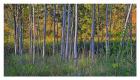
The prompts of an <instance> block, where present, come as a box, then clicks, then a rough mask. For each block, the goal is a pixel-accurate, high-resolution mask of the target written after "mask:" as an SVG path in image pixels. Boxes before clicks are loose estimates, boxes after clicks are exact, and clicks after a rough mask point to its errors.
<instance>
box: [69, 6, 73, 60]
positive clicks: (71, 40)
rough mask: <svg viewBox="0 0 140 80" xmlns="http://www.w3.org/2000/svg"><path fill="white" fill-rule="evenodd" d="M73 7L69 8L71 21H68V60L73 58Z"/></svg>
mask: <svg viewBox="0 0 140 80" xmlns="http://www.w3.org/2000/svg"><path fill="white" fill-rule="evenodd" d="M73 8H74V7H72V6H71V11H72V14H71V19H70V21H71V28H70V38H69V41H70V50H69V52H70V55H69V58H70V57H71V56H73V40H74V39H73V32H74V30H73V27H74V20H73V19H74V12H73V10H74V9H73Z"/></svg>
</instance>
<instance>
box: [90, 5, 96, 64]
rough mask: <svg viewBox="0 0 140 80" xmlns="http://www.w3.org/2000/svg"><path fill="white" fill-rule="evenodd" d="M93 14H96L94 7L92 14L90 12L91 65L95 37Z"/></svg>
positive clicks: (94, 7) (94, 6)
mask: <svg viewBox="0 0 140 80" xmlns="http://www.w3.org/2000/svg"><path fill="white" fill-rule="evenodd" d="M95 13H96V5H95V4H94V5H93V12H92V26H91V58H92V63H94V52H95V49H94V36H95Z"/></svg>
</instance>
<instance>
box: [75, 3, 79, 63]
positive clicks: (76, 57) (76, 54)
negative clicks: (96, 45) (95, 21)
mask: <svg viewBox="0 0 140 80" xmlns="http://www.w3.org/2000/svg"><path fill="white" fill-rule="evenodd" d="M77 59H78V53H77V4H75V35H74V63H75V65H77Z"/></svg>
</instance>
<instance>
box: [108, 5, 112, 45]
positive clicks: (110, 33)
mask: <svg viewBox="0 0 140 80" xmlns="http://www.w3.org/2000/svg"><path fill="white" fill-rule="evenodd" d="M109 20H110V34H109V41H110V43H109V45H110V46H111V43H112V42H111V34H112V33H111V32H112V4H110V19H109Z"/></svg>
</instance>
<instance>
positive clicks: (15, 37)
mask: <svg viewBox="0 0 140 80" xmlns="http://www.w3.org/2000/svg"><path fill="white" fill-rule="evenodd" d="M16 6H17V5H13V10H14V11H13V18H14V41H15V43H14V45H15V55H16V54H17V33H16V32H17V22H16V21H17V20H16Z"/></svg>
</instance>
